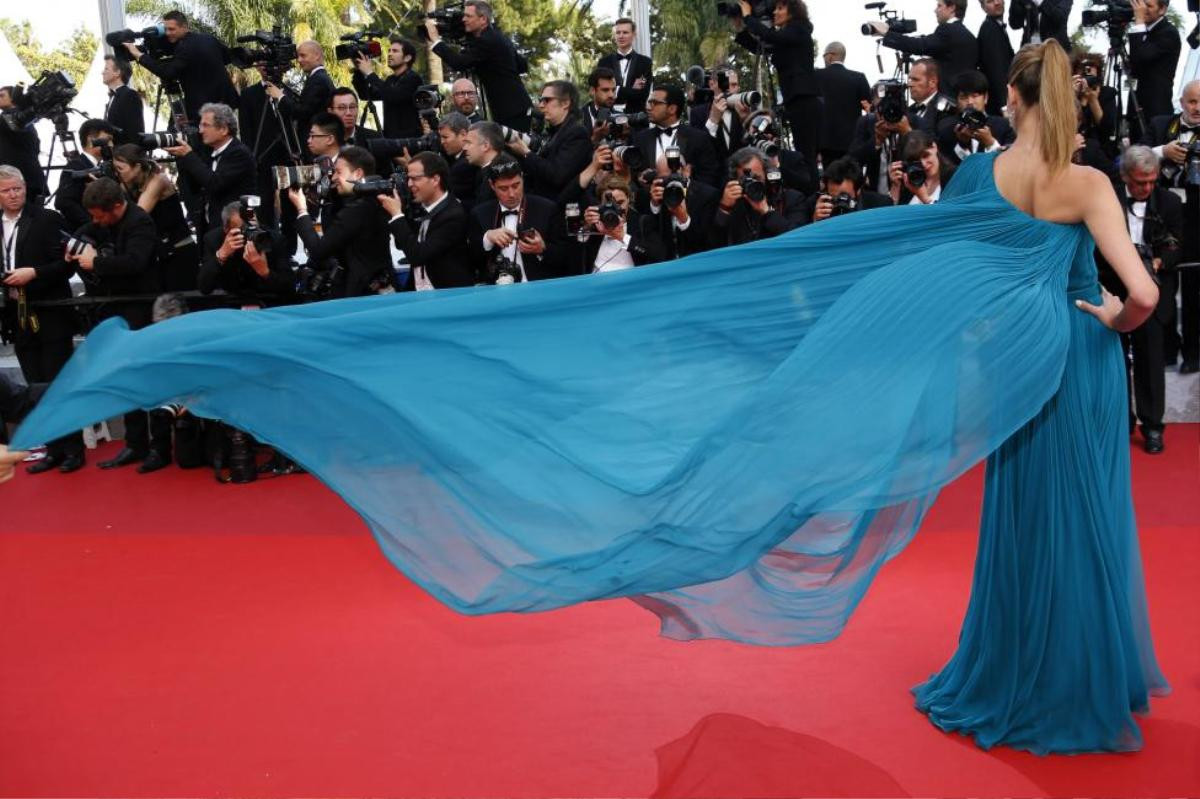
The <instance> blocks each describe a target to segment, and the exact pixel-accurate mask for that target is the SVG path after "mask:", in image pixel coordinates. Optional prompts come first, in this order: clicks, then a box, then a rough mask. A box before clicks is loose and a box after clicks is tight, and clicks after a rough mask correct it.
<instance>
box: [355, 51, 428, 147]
mask: <svg viewBox="0 0 1200 799" xmlns="http://www.w3.org/2000/svg"><path fill="white" fill-rule="evenodd" d="M416 60H417V46H416V45H415V44H413V43H412V42H410V41H409V40H408V39H405V38H404V37H403V36H398V35H392V36H390V37H389V38H388V51H387V65H388V69H390V70H391V72H392V74H390V75H388V76H387V77H386V78H380V77H379V75H378V73H376V72H375V62H374V61H373V60H371V58H369V57H368V56H367V55H366V54H365V53H359V55H358V57H357V58H355V59H354V74H353V76H352V78H351V81H352V84H351V85H353V86H354V88H355V90H356V91H357V92H358V93H359V94H360V95H362V97H363V99H365V100H366V101H367V102H371V101H374V100H380V101H382V102H383V135H384V136H386V137H387V138H389V139H407V138H410V137H413V136H420V135H421V121H420V119H419V118H418V116H417V107H416V106H415V105H414V104H413V96H414V95H415V94H416V93H417V89H419V88H420V87H421V86H423V85H424V84H425V79H424V78H423V77H421V75H420V73H418V72H417V71H416V70H415V69H414V68H413V65H414V64H415V63H416ZM360 146H361V144H360Z"/></svg>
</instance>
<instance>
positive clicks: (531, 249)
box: [517, 228, 546, 255]
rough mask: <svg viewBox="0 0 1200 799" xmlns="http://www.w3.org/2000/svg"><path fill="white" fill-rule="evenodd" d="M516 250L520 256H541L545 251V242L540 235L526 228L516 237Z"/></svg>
mask: <svg viewBox="0 0 1200 799" xmlns="http://www.w3.org/2000/svg"><path fill="white" fill-rule="evenodd" d="M517 249H518V250H519V251H520V252H521V254H522V255H541V254H542V253H544V252H545V251H546V242H545V240H544V239H543V238H542V234H541V233H538V232H537V231H536V230H534V229H533V228H527V229H525V230H522V231H521V232H520V233H519V234H518V236H517Z"/></svg>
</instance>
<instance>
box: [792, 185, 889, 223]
mask: <svg viewBox="0 0 1200 799" xmlns="http://www.w3.org/2000/svg"><path fill="white" fill-rule="evenodd" d="M820 199H821V193H820V192H818V193H816V194H814V195H812V196H811V197H808V198H806V199H805V200H804V218H805V219H807V220H808V221H809V222H812V221H813V214H815V213H816V211H817V201H818V200H820ZM893 205H895V203H894V202H892V198H891V197H889V196H888V195H886V194H880V193H879V192H877V191H871V190H870V189H867V188H864V189H863V190H862V191H860V192H859V193H858V208H856V209H855V211H870V210H872V209H874V208H888V207H890V206H893ZM852 213H853V212H852Z"/></svg>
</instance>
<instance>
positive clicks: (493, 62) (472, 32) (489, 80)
mask: <svg viewBox="0 0 1200 799" xmlns="http://www.w3.org/2000/svg"><path fill="white" fill-rule="evenodd" d="M494 18H495V17H494V13H493V11H492V6H491V4H490V3H487V2H485V1H484V0H466V2H465V3H463V17H462V19H463V27H465V28H466V31H467V35H468V36H469V37H470V38H468V39H467V42H466V44H465V45H464V46H463V48H462V49H461V50H456V49H455V48H453V47H451V46H450V45H448V44H446V43H445V42H444V41H442V39H441V34H440V33H438V29H437V20H432V19H427V20H426V21H425V30H426V32H427V34H428V36H429V41H430V42H431V43H432V44H433V52H434V55H436V56H437V57H438V58H440V59H442V61H444V62H446V65H447V66H448V67H450V68H451V69H457V70H459V71H461V72H472V73H474V74H475V76H476V78H477V79H478V80H479V82H480V83H481V84H482V85H483V91H484V94H485V95H486V98H487V105H488V110H489V111H490V112H491V116H492V119H493V120H495V121H496V122H499V123H500V124H501V125H505V126H507V127H510V128H513V129H515V130H519V131H523V132H528V131H529V122H530V119H529V113H530V110H531V107H532V104H531V103H530V102H529V95H528V94H527V93H526V91H525V86H524V84H522V83H521V75H522V74H524V73H525V72H526V71H527V70H528V69H529V65H528V64H526V63H525V59H524V58H523V57H522V56H521V54H520V53H518V52H517V48H516V47H514V46H513V43H512V42H511V41H510V40H509V38H508V37H507V36H505V35H504V34H503V33H501V32H500V31H499V30H497V29H496V27H495V26H494V25H493V24H492V22H493V20H494Z"/></svg>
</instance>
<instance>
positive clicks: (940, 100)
mask: <svg viewBox="0 0 1200 799" xmlns="http://www.w3.org/2000/svg"><path fill="white" fill-rule="evenodd" d="M924 105H925V108H924V110H922V111H917V104H916V103H913V104H912V105H910V106H909V107H908V111H907V112H906V115H907V116H908V124H910V125H912V127H913V130H923V131H925V132H926V133H928V134H929V135H930V136H933V137H935V138H936V137H937V132H938V129H939V128H940V127H941V125H942V122H944V121H945V120H946V119H948V118H950V117H953V116H955V114H956V112H957V109H956V108H955V106H954V101H953V100H951V99H950V98H949V97H947V96H946V95H944V94H936V95H934V96H933V97H930V98H929V99H928V100H926V101H925V103H924ZM871 124H872V125H874V124H875V123H874V122H872V123H871Z"/></svg>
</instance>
